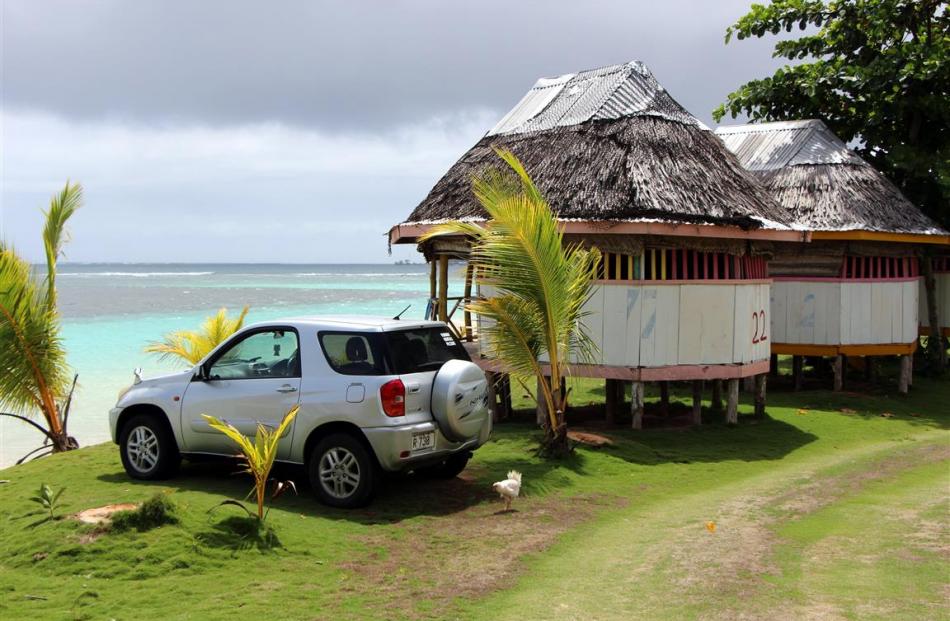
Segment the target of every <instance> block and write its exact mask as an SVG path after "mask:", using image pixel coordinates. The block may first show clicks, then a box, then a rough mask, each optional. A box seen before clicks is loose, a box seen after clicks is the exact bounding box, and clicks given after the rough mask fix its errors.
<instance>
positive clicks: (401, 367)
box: [383, 328, 469, 375]
mask: <svg viewBox="0 0 950 621" xmlns="http://www.w3.org/2000/svg"><path fill="white" fill-rule="evenodd" d="M383 336H384V338H385V340H386V343H387V345H388V348H387V349H388V350H389V357H390V360H391V361H392V365H393V370H394V371H395V372H396V374H397V375H405V374H407V373H421V372H423V371H438V370H439V369H440V368H441V367H442V364H443V363H444V362H446V361H448V360H456V359H460V360H469V357H468V353H467V352H466V351H465V348H464V347H462V346H461V345H460V344H459V342H458V341H456V340H455V337H454V336H452V333H451V332H449V331H448V329H447V328H417V329H415V330H397V331H395V332H384V333H383Z"/></svg>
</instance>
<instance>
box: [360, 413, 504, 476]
mask: <svg viewBox="0 0 950 621" xmlns="http://www.w3.org/2000/svg"><path fill="white" fill-rule="evenodd" d="M431 431H434V432H435V447H434V448H433V449H428V450H426V451H420V452H416V453H413V452H412V451H411V447H412V435H413V434H415V433H426V432H431ZM363 433H364V434H366V439H367V440H369V443H370V445H372V447H373V452H374V453H376V458H377V459H378V460H379V465H380V466H382V468H383V470H388V471H390V472H398V471H400V470H407V469H409V468H413V467H417V466H421V465H424V464H426V463H428V462H434V461H439V459H444V458H446V457H448V456H449V455H452V454H454V453H460V452H464V451H472V450H474V449H476V448H478V447H479V446H481V445H482V444H484V443H485V442H487V441H488V438H489V437H490V436H491V417H488V418H487V422H486V424H485V425H484V426H483V427H482V430H481V432H480V433H479V435H478V437H475V438H472V439H471V440H468V441H467V442H452V441H451V440H449V439H448V438H446V437H445V436H444V435H442V432H441V431H440V430H439V426H438V425H436V424H435V423H434V422H424V423H417V424H414V425H402V426H399V427H370V428H364V429H363Z"/></svg>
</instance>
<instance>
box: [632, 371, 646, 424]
mask: <svg viewBox="0 0 950 621" xmlns="http://www.w3.org/2000/svg"><path fill="white" fill-rule="evenodd" d="M630 412H631V414H633V423H632V425H631V426H632V427H633V428H634V429H643V382H633V383H632V384H631V390H630Z"/></svg>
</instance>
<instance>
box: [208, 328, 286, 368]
mask: <svg viewBox="0 0 950 621" xmlns="http://www.w3.org/2000/svg"><path fill="white" fill-rule="evenodd" d="M208 376H209V377H210V378H211V379H213V380H233V379H259V378H264V377H271V378H273V377H279V378H284V377H300V346H299V342H298V338H297V333H296V332H295V331H293V330H280V329H275V330H263V331H261V332H254V333H253V334H250V335H248V336H246V337H245V338H243V339H241V340H240V341H238V342H237V343H234V344H233V345H231V346H230V347H229V348H228V349H226V350H225V351H224V352H223V353H222V354H221V355H220V356H218V358H217V359H216V360H215V361H214V362H212V363H211V367H210V368H209V369H208Z"/></svg>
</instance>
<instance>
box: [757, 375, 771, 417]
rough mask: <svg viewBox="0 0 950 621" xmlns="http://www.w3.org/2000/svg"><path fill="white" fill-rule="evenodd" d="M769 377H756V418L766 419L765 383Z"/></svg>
mask: <svg viewBox="0 0 950 621" xmlns="http://www.w3.org/2000/svg"><path fill="white" fill-rule="evenodd" d="M767 380H768V375H766V374H764V373H763V374H762V375H756V376H755V416H756V418H765V383H766V381H767Z"/></svg>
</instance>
